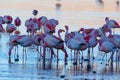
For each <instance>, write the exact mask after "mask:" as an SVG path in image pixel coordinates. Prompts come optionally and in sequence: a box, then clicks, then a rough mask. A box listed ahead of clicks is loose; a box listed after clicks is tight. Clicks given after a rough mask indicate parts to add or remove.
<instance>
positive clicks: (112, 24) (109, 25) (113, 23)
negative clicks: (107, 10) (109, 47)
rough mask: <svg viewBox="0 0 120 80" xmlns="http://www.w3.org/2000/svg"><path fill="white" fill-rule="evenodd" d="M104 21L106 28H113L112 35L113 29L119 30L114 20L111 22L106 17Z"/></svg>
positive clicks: (119, 26)
mask: <svg viewBox="0 0 120 80" xmlns="http://www.w3.org/2000/svg"><path fill="white" fill-rule="evenodd" d="M105 21H106V25H107V27H108V28H113V33H114V28H120V25H119V24H118V22H117V21H115V20H112V19H109V18H108V17H106V18H105Z"/></svg>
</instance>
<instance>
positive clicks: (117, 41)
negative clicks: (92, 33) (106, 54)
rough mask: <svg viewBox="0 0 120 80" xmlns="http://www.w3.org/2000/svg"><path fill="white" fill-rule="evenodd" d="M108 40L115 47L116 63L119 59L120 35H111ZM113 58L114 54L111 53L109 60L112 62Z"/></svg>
mask: <svg viewBox="0 0 120 80" xmlns="http://www.w3.org/2000/svg"><path fill="white" fill-rule="evenodd" d="M108 37H109V38H110V40H111V41H112V42H113V44H114V46H115V51H116V61H117V59H119V58H120V35H118V34H113V35H109V36H108ZM113 56H114V53H112V55H111V57H110V59H111V60H112V59H113Z"/></svg>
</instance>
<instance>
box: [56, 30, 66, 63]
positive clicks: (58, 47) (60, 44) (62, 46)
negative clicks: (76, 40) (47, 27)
mask: <svg viewBox="0 0 120 80" xmlns="http://www.w3.org/2000/svg"><path fill="white" fill-rule="evenodd" d="M61 32H65V31H64V30H62V29H59V30H58V39H59V40H61V41H60V43H59V44H58V45H57V46H56V47H55V48H56V49H57V61H58V50H62V51H63V52H64V53H65V62H66V59H67V57H68V54H67V51H66V49H65V47H64V41H63V40H62V37H61V35H60V33H61Z"/></svg>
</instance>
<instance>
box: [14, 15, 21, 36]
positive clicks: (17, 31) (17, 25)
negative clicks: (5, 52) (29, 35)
mask: <svg viewBox="0 0 120 80" xmlns="http://www.w3.org/2000/svg"><path fill="white" fill-rule="evenodd" d="M14 24H15V26H16V27H17V28H18V27H19V26H20V25H21V20H20V18H19V17H17V18H16V19H15V20H14ZM15 34H20V31H19V30H16V31H15Z"/></svg>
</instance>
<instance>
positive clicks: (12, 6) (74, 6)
mask: <svg viewBox="0 0 120 80" xmlns="http://www.w3.org/2000/svg"><path fill="white" fill-rule="evenodd" d="M103 1H104V4H103V3H102V4H101V3H100V2H98V0H74V1H73V0H64V1H63V0H62V1H61V4H62V5H61V7H56V6H55V5H56V1H55V0H25V1H24V0H20V1H18V0H12V1H9V0H4V1H3V0H0V15H1V16H4V15H7V14H9V15H12V16H13V18H14V19H15V18H16V17H17V16H19V17H20V18H21V20H22V24H21V26H20V27H19V29H20V30H21V34H27V33H26V30H25V27H24V21H25V20H26V19H28V18H29V17H34V16H33V15H32V10H33V9H38V11H39V14H38V16H37V17H39V16H47V17H48V18H55V19H58V20H59V25H58V26H57V30H58V29H60V28H63V29H64V26H65V25H68V26H70V31H76V30H78V29H79V28H81V27H85V28H92V27H94V28H98V27H101V26H103V24H104V23H105V21H104V18H105V17H106V16H108V17H110V18H111V19H115V20H116V21H118V22H119V23H120V20H119V19H120V8H119V5H116V0H103ZM16 5H17V6H16ZM21 5H22V6H21ZM5 27H6V25H4V28H5ZM119 31H120V30H119V29H116V33H118V34H119ZM62 37H63V38H64V33H63V36H62ZM8 41H9V35H8V34H7V33H1V38H0V80H113V79H114V80H119V78H120V77H119V74H120V64H119V63H116V62H115V60H114V62H113V64H109V66H105V62H106V61H105V60H104V61H103V64H101V58H102V56H103V54H102V53H100V52H99V51H98V50H97V47H96V48H95V50H94V53H95V57H96V59H95V61H92V60H91V69H88V68H87V64H88V62H87V61H84V62H83V64H79V62H78V65H73V61H71V57H69V59H68V64H67V65H65V63H64V60H63V55H62V54H63V53H62V52H61V51H60V52H59V58H60V60H59V63H57V61H56V58H53V59H52V60H51V59H49V56H47V58H48V59H46V60H45V61H44V60H42V59H41V60H40V61H38V59H37V51H36V50H35V49H34V48H32V49H31V48H27V60H26V62H23V61H22V47H21V46H19V58H20V61H19V62H15V61H14V49H13V51H12V52H13V55H12V61H13V64H8V55H7V53H8V48H9V46H8ZM55 51H56V50H55ZM67 52H68V53H69V56H70V53H71V52H70V50H69V49H67ZM47 54H48V55H49V53H47ZM72 55H73V54H72ZM86 55H87V51H84V57H85V58H86Z"/></svg>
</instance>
